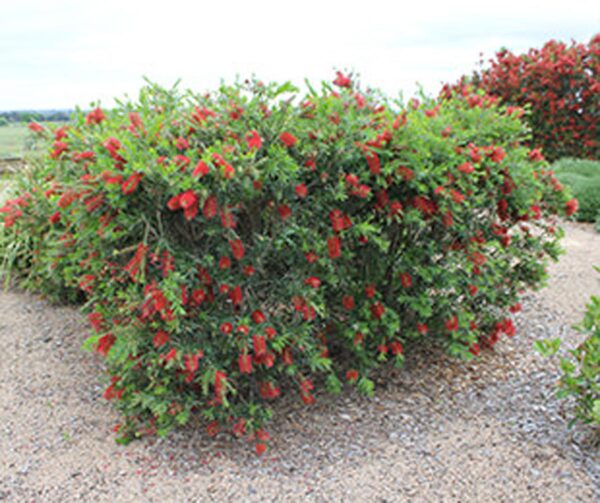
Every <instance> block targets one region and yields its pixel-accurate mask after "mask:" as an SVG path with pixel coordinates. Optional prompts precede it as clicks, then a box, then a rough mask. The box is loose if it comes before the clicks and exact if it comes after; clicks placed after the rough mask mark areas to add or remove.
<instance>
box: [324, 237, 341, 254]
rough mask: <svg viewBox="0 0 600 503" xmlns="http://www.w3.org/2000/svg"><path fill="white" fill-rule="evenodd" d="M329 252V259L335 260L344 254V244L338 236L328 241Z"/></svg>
mask: <svg viewBox="0 0 600 503" xmlns="http://www.w3.org/2000/svg"><path fill="white" fill-rule="evenodd" d="M327 250H328V251H329V258H331V259H335V258H338V257H339V256H341V254H342V251H341V250H342V243H341V240H340V238H339V237H338V236H331V237H330V238H328V239H327Z"/></svg>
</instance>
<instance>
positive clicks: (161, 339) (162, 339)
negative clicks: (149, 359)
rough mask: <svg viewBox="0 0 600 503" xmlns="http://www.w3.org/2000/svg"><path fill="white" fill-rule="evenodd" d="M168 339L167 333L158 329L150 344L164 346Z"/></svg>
mask: <svg viewBox="0 0 600 503" xmlns="http://www.w3.org/2000/svg"><path fill="white" fill-rule="evenodd" d="M168 341H169V334H168V333H167V332H165V331H164V330H159V331H158V332H156V335H155V336H154V337H153V338H152V344H154V347H155V348H160V347H161V346H164V345H165V344H166V343H167V342H168Z"/></svg>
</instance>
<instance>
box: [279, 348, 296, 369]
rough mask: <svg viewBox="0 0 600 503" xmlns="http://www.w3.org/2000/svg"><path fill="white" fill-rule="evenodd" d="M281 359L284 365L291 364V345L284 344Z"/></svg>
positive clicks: (292, 360) (292, 359) (292, 361)
mask: <svg viewBox="0 0 600 503" xmlns="http://www.w3.org/2000/svg"><path fill="white" fill-rule="evenodd" d="M281 360H282V361H283V363H285V364H286V365H292V364H293V363H294V358H293V356H292V348H291V347H289V346H286V347H285V348H283V351H282V352H281Z"/></svg>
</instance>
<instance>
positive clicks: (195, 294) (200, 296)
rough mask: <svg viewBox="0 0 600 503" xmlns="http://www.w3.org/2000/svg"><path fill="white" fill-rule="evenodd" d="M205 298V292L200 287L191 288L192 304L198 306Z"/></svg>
mask: <svg viewBox="0 0 600 503" xmlns="http://www.w3.org/2000/svg"><path fill="white" fill-rule="evenodd" d="M205 299H206V292H205V291H204V290H202V288H198V289H196V290H192V302H193V303H194V305H196V306H199V305H200V304H202V303H203V302H204V300H205Z"/></svg>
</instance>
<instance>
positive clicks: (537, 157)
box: [528, 148, 544, 161]
mask: <svg viewBox="0 0 600 503" xmlns="http://www.w3.org/2000/svg"><path fill="white" fill-rule="evenodd" d="M528 155H529V159H530V160H532V161H543V160H544V156H543V154H542V152H541V151H540V150H539V149H537V148H534V149H533V150H532V151H531V152H529V154H528Z"/></svg>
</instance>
